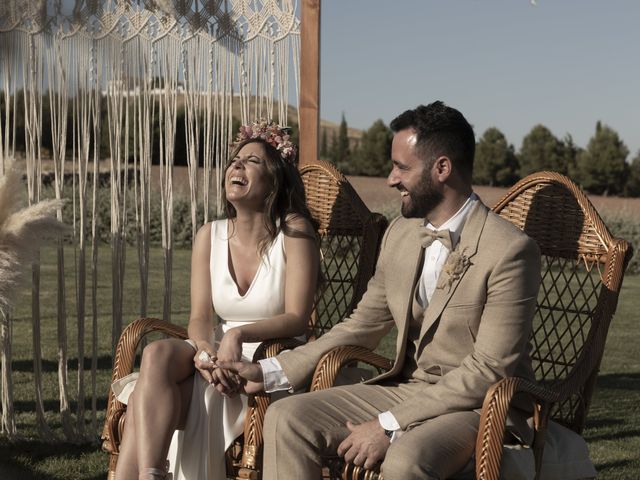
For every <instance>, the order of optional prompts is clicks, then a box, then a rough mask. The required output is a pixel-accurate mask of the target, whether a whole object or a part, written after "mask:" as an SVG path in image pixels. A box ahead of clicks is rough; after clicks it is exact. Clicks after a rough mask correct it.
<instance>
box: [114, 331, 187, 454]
mask: <svg viewBox="0 0 640 480" xmlns="http://www.w3.org/2000/svg"><path fill="white" fill-rule="evenodd" d="M152 332H160V333H164V334H165V335H169V336H170V337H176V338H181V339H186V338H187V331H186V330H185V329H184V328H183V327H180V326H178V325H174V324H171V323H169V322H165V321H163V320H160V319H158V318H139V319H137V320H134V321H133V322H131V323H130V324H129V325H127V327H126V328H125V329H124V331H123V332H122V334H121V335H120V339H119V340H118V344H117V345H116V352H115V356H114V359H113V374H112V377H111V383H113V382H115V381H116V380H119V379H120V378H122V377H125V376H126V375H129V374H130V373H131V372H132V371H133V364H134V362H135V358H136V350H137V348H138V344H139V343H140V340H142V338H143V337H144V336H145V335H147V334H149V333H152ZM126 408H127V407H126V405H124V404H123V403H121V402H119V401H118V399H117V398H116V397H115V395H114V394H113V391H112V390H111V384H109V393H108V400H107V411H106V413H105V419H104V427H103V429H102V436H101V438H102V440H103V442H102V449H103V450H104V451H106V452H109V453H117V452H118V450H119V444H120V434H119V432H122V429H123V425H120V423H121V421H120V419H121V418H123V414H124V413H125V412H126Z"/></svg>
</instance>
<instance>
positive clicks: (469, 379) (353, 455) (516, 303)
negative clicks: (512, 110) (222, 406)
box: [232, 102, 540, 480]
mask: <svg viewBox="0 0 640 480" xmlns="http://www.w3.org/2000/svg"><path fill="white" fill-rule="evenodd" d="M391 128H392V130H393V131H394V137H393V144H392V149H391V162H392V170H391V173H390V174H389V177H388V180H387V181H388V184H389V186H390V187H393V188H397V189H398V190H399V191H400V195H401V199H402V200H401V201H402V208H401V212H402V217H398V218H397V219H395V220H394V221H392V222H391V224H390V225H389V228H388V229H387V231H386V233H385V237H384V239H383V241H382V247H381V252H380V257H379V259H378V263H377V266H376V272H375V275H374V276H373V278H372V279H371V281H370V282H369V285H368V287H367V292H366V293H365V295H364V296H363V298H362V300H361V301H360V303H359V304H358V306H357V308H356V309H355V311H354V312H353V314H352V315H351V316H350V317H348V318H346V319H345V320H344V321H343V322H342V323H340V324H338V325H336V326H335V327H333V329H332V330H331V331H330V332H328V333H327V334H325V335H324V336H322V337H320V338H319V339H318V340H316V341H314V342H310V343H308V344H307V345H304V346H302V347H299V348H297V349H295V350H292V351H289V352H285V353H282V354H280V355H278V356H277V357H274V358H270V359H266V360H263V361H261V362H260V364H251V363H241V362H238V363H237V364H235V365H233V366H232V367H233V369H234V370H237V371H238V373H239V374H240V375H241V376H243V377H245V378H246V379H247V380H249V381H253V382H258V383H260V385H259V387H258V388H264V389H265V390H266V391H276V390H282V389H292V390H301V389H304V388H305V387H307V386H308V384H309V382H310V380H311V376H312V374H313V370H314V368H315V366H316V364H317V363H318V360H319V359H320V357H321V356H322V355H323V354H324V353H326V352H328V351H329V350H331V349H332V348H334V347H337V346H340V345H360V346H363V347H367V348H370V349H374V348H375V347H376V346H377V345H378V343H379V342H380V340H381V339H382V338H383V337H384V336H385V335H386V334H387V333H388V332H389V331H390V330H391V328H392V327H393V326H394V325H395V326H396V327H397V329H398V336H397V340H396V358H395V363H394V366H393V368H392V369H391V370H390V371H389V372H387V373H384V374H382V375H379V376H378V377H376V378H374V379H372V380H370V381H368V382H366V383H363V384H357V385H349V386H342V387H334V388H330V389H328V390H324V391H320V392H313V393H305V394H302V395H295V396H292V397H289V398H286V399H283V400H280V401H277V402H275V403H274V404H273V405H271V406H270V407H269V409H268V411H267V416H266V420H265V425H264V442H265V451H264V478H265V479H266V480H276V479H295V478H320V476H321V465H322V460H321V459H322V457H325V456H332V455H336V454H337V455H339V456H342V457H344V459H345V460H347V461H350V462H353V463H355V464H356V465H364V466H365V467H367V468H370V467H372V466H374V465H375V464H376V463H377V462H379V461H382V471H383V472H384V478H385V480H394V479H404V480H406V479H439V478H448V477H449V476H451V475H454V474H456V473H459V472H460V471H461V470H464V468H465V466H467V465H468V464H469V461H470V459H471V457H472V455H473V452H474V447H475V441H476V435H477V432H478V424H479V418H480V416H479V414H478V411H479V409H480V408H481V407H482V402H483V399H484V396H485V393H486V392H487V389H488V388H489V387H490V386H491V385H492V384H493V383H495V382H497V381H498V380H500V379H501V378H503V377H506V376H514V375H516V376H520V377H525V378H531V379H533V372H532V368H531V361H530V358H529V354H528V352H529V345H528V338H529V334H530V331H531V322H532V317H533V314H534V309H535V305H536V297H537V292H538V287H539V284H540V253H539V250H538V247H537V245H536V243H535V242H534V241H533V240H531V239H530V238H529V237H527V236H526V235H525V234H524V233H523V232H521V231H520V230H518V229H517V228H516V227H514V226H513V225H512V224H511V223H509V222H507V221H506V220H503V219H501V218H500V217H498V216H497V215H495V214H493V213H492V212H490V211H489V209H488V208H487V207H486V206H485V205H484V204H483V203H482V201H481V200H480V199H479V198H478V197H477V196H476V195H475V194H474V193H473V191H472V188H471V176H472V168H473V157H474V151H475V138H474V134H473V129H472V127H471V125H469V123H468V122H467V121H466V119H465V118H464V116H463V115H462V114H461V113H460V112H459V111H458V110H455V109H453V108H451V107H448V106H446V105H445V104H443V103H442V102H434V103H432V104H430V105H427V106H419V107H417V108H415V109H413V110H407V111H406V112H404V113H402V114H401V115H399V116H398V117H397V118H396V119H394V120H393V121H392V122H391ZM528 415H529V414H528V412H526V410H519V409H518V408H517V407H515V408H512V410H511V412H510V420H511V424H512V425H513V427H512V429H513V433H514V434H516V435H518V436H520V438H525V439H526V438H527V437H528V436H529V435H530V434H531V432H529V431H528V428H527V427H526V423H525V422H524V419H525V418H526V417H527V416H528Z"/></svg>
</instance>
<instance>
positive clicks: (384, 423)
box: [378, 410, 404, 443]
mask: <svg viewBox="0 0 640 480" xmlns="http://www.w3.org/2000/svg"><path fill="white" fill-rule="evenodd" d="M378 421H379V422H380V426H381V427H382V428H384V429H385V430H390V431H392V432H393V434H392V435H391V438H390V441H391V443H393V442H394V441H396V440H397V439H398V438H400V436H402V434H403V433H404V432H403V431H402V430H400V424H399V423H398V420H396V417H394V416H393V413H391V412H390V411H388V410H387V411H386V412H382V413H381V414H379V415H378Z"/></svg>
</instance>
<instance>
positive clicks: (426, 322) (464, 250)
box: [416, 201, 489, 357]
mask: <svg viewBox="0 0 640 480" xmlns="http://www.w3.org/2000/svg"><path fill="white" fill-rule="evenodd" d="M488 213H489V209H488V208H487V207H486V206H485V205H484V204H483V203H482V202H481V201H478V202H477V203H476V205H475V206H474V207H473V209H472V210H471V211H470V212H469V216H468V217H467V221H466V222H465V225H464V227H463V229H462V232H461V234H460V241H459V242H458V245H456V248H455V249H454V252H457V253H458V254H462V255H464V256H465V257H467V258H468V259H469V261H471V263H473V260H472V259H473V257H474V255H475V254H476V253H477V251H478V242H479V240H480V234H481V233H482V229H483V228H484V224H485V221H486V219H487V215H488ZM451 255H453V252H452V253H451V254H450V256H449V258H448V259H447V262H449V260H451V259H452V257H451ZM468 270H469V269H468V268H467V269H465V270H464V272H462V274H461V275H459V276H458V277H457V278H453V279H451V283H448V280H449V279H448V278H446V277H448V275H447V273H446V263H445V267H444V268H443V269H442V272H441V273H440V276H439V278H438V287H437V288H436V290H435V292H434V293H433V296H432V297H431V301H430V302H429V305H428V307H427V309H426V311H425V314H424V319H423V321H422V327H421V328H420V337H419V338H420V348H419V349H418V351H417V352H416V353H417V355H418V357H419V356H420V353H421V352H422V349H423V348H424V343H425V339H426V337H427V332H428V331H429V329H430V328H431V326H432V325H433V324H434V323H435V322H436V320H437V319H438V318H440V315H441V314H442V311H443V310H444V308H445V307H446V306H447V304H448V303H449V300H451V297H452V296H453V294H454V293H455V291H456V288H458V285H459V284H460V280H462V277H464V275H465V274H466V273H467V271H468Z"/></svg>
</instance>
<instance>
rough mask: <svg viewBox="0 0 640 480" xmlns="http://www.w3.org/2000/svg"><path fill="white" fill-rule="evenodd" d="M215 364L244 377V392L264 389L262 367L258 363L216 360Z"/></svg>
mask: <svg viewBox="0 0 640 480" xmlns="http://www.w3.org/2000/svg"><path fill="white" fill-rule="evenodd" d="M216 365H217V366H218V367H220V368H224V369H226V370H229V371H230V372H233V373H235V374H237V375H240V376H241V377H242V378H244V379H245V380H246V382H247V383H246V385H245V387H244V390H245V392H247V393H257V392H261V391H263V390H264V383H263V376H262V367H261V366H260V364H259V363H251V362H243V361H239V362H222V361H218V362H216Z"/></svg>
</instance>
